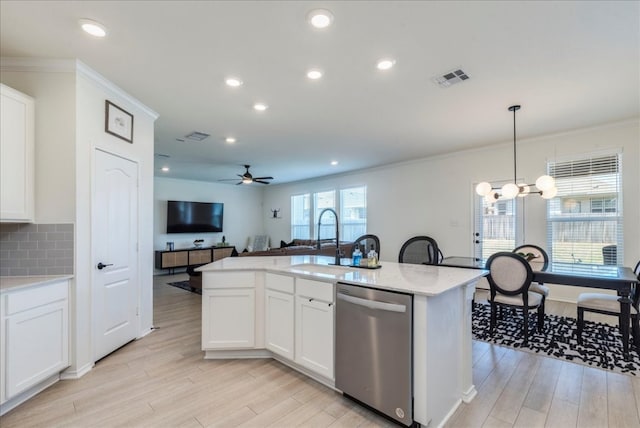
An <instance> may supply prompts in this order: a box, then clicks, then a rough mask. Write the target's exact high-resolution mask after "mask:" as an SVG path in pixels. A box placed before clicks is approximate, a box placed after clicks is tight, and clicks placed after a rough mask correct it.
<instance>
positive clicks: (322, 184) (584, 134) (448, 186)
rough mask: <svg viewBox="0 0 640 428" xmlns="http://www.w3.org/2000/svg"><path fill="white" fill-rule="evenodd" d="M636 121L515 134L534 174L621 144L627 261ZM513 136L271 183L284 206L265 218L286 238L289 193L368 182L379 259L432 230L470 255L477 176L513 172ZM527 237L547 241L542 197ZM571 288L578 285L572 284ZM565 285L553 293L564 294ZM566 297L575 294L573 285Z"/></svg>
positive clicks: (532, 209) (631, 242)
mask: <svg viewBox="0 0 640 428" xmlns="http://www.w3.org/2000/svg"><path fill="white" fill-rule="evenodd" d="M639 142H640V124H639V121H638V120H637V119H635V120H630V121H625V122H620V123H615V124H610V125H607V126H601V127H595V128H590V129H582V130H577V131H574V132H568V133H564V134H560V135H551V136H546V137H542V138H535V139H529V140H518V176H520V177H524V178H525V179H526V180H527V182H532V181H533V180H535V179H536V178H537V177H538V176H540V175H541V174H543V173H544V172H545V171H546V162H547V161H548V160H554V159H556V158H560V157H565V156H567V155H579V154H583V153H589V152H592V151H598V150H606V149H621V150H622V151H623V191H624V201H623V204H624V206H623V210H624V218H625V222H624V237H625V242H624V253H625V258H624V264H625V265H626V266H631V267H633V266H635V263H636V262H637V261H638V260H640V175H639V170H640V165H639V162H638V160H639V159H640V153H639V152H640V143H639ZM512 144H513V142H504V143H501V144H496V145H495V146H492V147H487V148H483V149H477V150H470V151H464V152H458V153H452V154H449V155H445V156H437V157H432V158H426V159H420V160H416V161H412V162H407V163H402V164H396V165H390V166H386V167H380V168H374V169H369V170H363V171H360V172H354V173H349V174H343V175H337V176H332V177H326V178H321V179H316V180H309V181H304V182H297V183H291V184H282V185H274V186H269V187H268V188H266V189H265V196H264V206H265V207H267V208H269V207H278V208H281V214H282V219H278V220H273V221H271V220H270V221H267V222H265V233H268V234H269V235H270V236H271V239H272V240H274V239H275V240H277V241H276V242H279V240H285V241H288V240H289V239H290V217H291V208H290V196H291V195H293V194H299V193H304V192H316V191H319V190H326V189H332V188H336V189H337V188H345V187H351V186H356V185H363V184H364V185H366V186H367V231H368V232H369V233H373V234H376V235H378V237H379V238H380V241H381V260H382V261H385V260H386V261H397V257H398V252H399V250H400V247H401V246H402V243H403V242H404V241H406V240H407V239H408V238H410V237H411V236H414V235H429V236H432V237H434V238H435V239H436V240H437V241H438V244H439V245H441V247H442V250H443V252H444V253H445V255H460V256H470V255H473V236H472V235H473V221H472V218H473V204H474V201H475V198H476V197H477V196H476V195H475V193H474V189H473V187H474V184H475V183H477V182H480V181H485V180H487V181H490V182H492V181H493V182H495V181H498V180H508V179H512V177H513V160H512V159H513V149H512ZM524 210H525V225H524V226H525V227H524V234H525V236H524V240H525V241H526V242H528V243H532V244H539V245H541V246H543V247H546V246H547V245H546V233H547V229H546V202H545V201H544V200H543V199H541V198H539V197H537V196H535V195H534V196H529V197H527V199H526V202H525V208H524ZM573 291H575V289H573ZM562 293H564V290H560V291H557V292H556V295H557V296H558V297H559V298H561V299H564V298H565V295H564V294H562ZM569 294H570V297H567V299H568V300H571V298H572V297H571V296H573V295H574V293H573V292H570V293H569Z"/></svg>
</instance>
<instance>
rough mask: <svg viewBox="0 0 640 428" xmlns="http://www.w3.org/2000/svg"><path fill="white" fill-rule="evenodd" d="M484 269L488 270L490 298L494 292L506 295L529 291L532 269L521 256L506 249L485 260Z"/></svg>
mask: <svg viewBox="0 0 640 428" xmlns="http://www.w3.org/2000/svg"><path fill="white" fill-rule="evenodd" d="M486 269H488V270H489V276H487V280H488V281H489V286H490V287H491V290H490V291H491V297H492V299H493V297H495V294H496V292H497V293H500V294H505V295H508V296H515V295H517V294H524V295H525V296H526V293H527V292H528V291H529V286H530V285H531V280H532V279H533V271H532V270H531V266H529V263H527V261H526V260H525V259H524V258H522V257H521V256H519V255H517V254H515V253H512V252H508V251H504V252H499V253H495V254H493V255H492V256H491V257H489V259H488V260H487V264H486Z"/></svg>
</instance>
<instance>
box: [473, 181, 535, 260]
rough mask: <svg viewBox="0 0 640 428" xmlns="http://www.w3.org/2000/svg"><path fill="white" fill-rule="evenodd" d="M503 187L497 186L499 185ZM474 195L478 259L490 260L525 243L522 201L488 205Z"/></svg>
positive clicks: (506, 200)
mask: <svg viewBox="0 0 640 428" xmlns="http://www.w3.org/2000/svg"><path fill="white" fill-rule="evenodd" d="M502 184H504V183H496V185H498V186H501V185H502ZM474 188H475V185H474ZM473 194H474V197H476V203H475V232H474V249H475V257H476V258H481V259H487V258H489V256H491V255H492V254H494V253H497V252H499V251H511V250H513V249H514V248H515V247H516V246H517V243H519V242H520V241H521V239H520V236H521V225H522V207H521V206H522V203H523V201H522V198H515V199H498V201H496V202H494V203H487V201H485V199H484V198H483V197H481V196H477V195H476V194H475V192H474V193H473Z"/></svg>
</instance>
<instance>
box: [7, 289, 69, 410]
mask: <svg viewBox="0 0 640 428" xmlns="http://www.w3.org/2000/svg"><path fill="white" fill-rule="evenodd" d="M0 318H1V325H2V332H1V335H2V338H1V348H2V349H1V351H0V352H1V358H0V360H1V361H0V365H1V367H0V370H1V373H0V379H1V380H0V388H1V391H0V395H1V402H2V403H4V402H6V401H7V400H9V399H11V398H12V397H14V396H16V395H18V394H20V393H21V392H24V391H26V390H27V389H29V388H31V387H33V386H36V385H37V384H38V383H40V382H42V381H44V380H47V379H48V378H50V377H51V376H53V375H56V374H57V373H59V372H60V371H62V370H63V369H65V368H66V367H68V366H69V282H68V281H67V280H63V281H59V282H54V283H50V284H43V285H34V286H33V287H28V288H25V289H19V290H15V291H8V292H6V293H4V294H3V295H2V302H1V306H0Z"/></svg>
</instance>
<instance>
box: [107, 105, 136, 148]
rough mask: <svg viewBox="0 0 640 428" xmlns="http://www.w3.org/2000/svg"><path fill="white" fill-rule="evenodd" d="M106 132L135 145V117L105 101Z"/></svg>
mask: <svg viewBox="0 0 640 428" xmlns="http://www.w3.org/2000/svg"><path fill="white" fill-rule="evenodd" d="M104 130H105V132H106V133H108V134H111V135H113V136H116V137H118V138H122V139H123V140H124V141H127V142H129V143H132V144H133V115H132V114H131V113H129V112H127V111H125V110H123V109H121V108H120V107H118V106H117V105H115V104H114V103H112V102H111V101H109V100H105V119H104Z"/></svg>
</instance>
